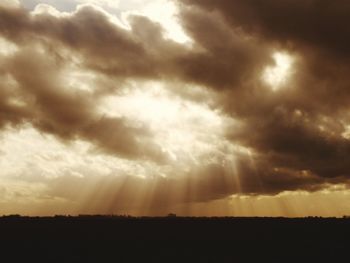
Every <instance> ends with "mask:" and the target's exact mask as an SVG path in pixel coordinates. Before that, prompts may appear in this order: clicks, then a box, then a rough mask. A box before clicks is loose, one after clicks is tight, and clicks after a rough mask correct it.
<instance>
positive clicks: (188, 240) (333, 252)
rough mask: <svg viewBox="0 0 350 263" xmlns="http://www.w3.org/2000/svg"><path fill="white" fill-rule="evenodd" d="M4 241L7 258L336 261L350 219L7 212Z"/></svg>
mask: <svg viewBox="0 0 350 263" xmlns="http://www.w3.org/2000/svg"><path fill="white" fill-rule="evenodd" d="M0 242H2V243H5V244H6V247H7V248H6V249H5V248H4V247H2V248H3V250H2V253H5V254H6V253H10V252H11V251H12V250H13V249H15V252H14V253H13V252H11V253H10V255H11V256H12V257H13V258H12V261H6V262H16V260H15V258H16V257H18V258H21V257H26V258H27V257H28V256H29V257H31V256H35V257H36V256H39V257H43V258H44V260H46V262H107V261H110V258H114V259H115V260H114V261H112V262H140V261H141V262H220V263H221V262H247V261H254V262H262V261H264V262H265V261H268V262H294V263H296V262H305V261H310V262H315V260H317V259H322V260H328V261H329V262H335V260H336V258H338V257H340V256H341V255H344V256H347V255H348V246H349V244H350V218H349V217H347V216H344V218H321V217H308V218H282V217H280V218H244V217H207V218H205V217H179V216H176V215H175V214H169V215H168V216H165V217H132V216H129V215H107V216H101V215H80V216H69V215H57V216H54V217H25V216H20V215H9V216H3V217H0ZM129 251H131V253H130V252H129ZM117 259H118V260H117Z"/></svg>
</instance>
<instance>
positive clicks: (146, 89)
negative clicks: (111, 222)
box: [0, 0, 350, 213]
mask: <svg viewBox="0 0 350 263" xmlns="http://www.w3.org/2000/svg"><path fill="white" fill-rule="evenodd" d="M20 2H21V1H20ZM53 2H55V1H53ZM68 2H69V1H67V3H68ZM77 2H79V4H82V3H83V5H79V6H77ZM87 2H89V3H88V4H86V3H87ZM21 3H22V4H23V1H22V2H21ZM33 3H34V2H33ZM33 3H32V5H33V6H34V4H33ZM35 3H36V2H35ZM69 3H70V4H72V1H71V2H69ZM109 3H110V1H75V3H74V5H72V6H74V9H69V8H66V9H60V10H65V11H66V12H62V11H58V10H56V9H55V8H54V7H52V6H49V5H40V6H37V8H35V9H34V11H29V10H27V9H24V8H23V7H20V6H19V4H16V5H8V4H4V5H1V6H0V47H1V51H0V57H1V60H0V73H1V75H0V95H1V96H0V128H1V129H2V132H3V133H4V134H8V130H9V129H10V130H11V131H12V132H13V133H15V132H16V131H20V130H23V129H24V130H25V129H27V128H26V127H28V125H29V127H31V129H34V130H36V131H39V132H41V133H43V134H47V135H50V136H51V135H52V136H54V137H52V138H55V139H54V140H59V141H61V142H62V143H65V144H68V145H69V144H71V143H74V142H77V141H80V142H84V143H87V144H89V145H90V146H91V151H92V153H91V154H93V155H94V156H95V157H89V158H91V159H94V158H99V157H101V156H104V158H106V159H108V158H112V159H111V160H110V161H111V162H114V161H116V160H117V162H118V163H120V164H122V163H123V165H122V166H123V168H121V169H119V170H116V169H112V170H110V172H109V173H107V174H104V175H103V176H102V175H99V174H94V175H92V174H91V173H89V172H88V171H87V170H86V169H82V168H81V167H79V168H77V167H70V168H69V169H68V170H65V172H62V173H61V174H56V173H55V174H56V176H55V177H54V178H47V177H45V176H39V177H36V176H34V175H31V172H30V171H29V172H28V171H26V172H25V173H24V172H22V175H23V174H25V176H24V175H23V176H19V175H16V176H15V178H17V179H18V180H20V181H21V180H22V181H25V182H26V180H27V179H28V178H36V179H35V180H34V181H35V183H38V184H42V185H41V186H40V187H42V188H40V189H41V190H40V191H41V192H42V193H45V196H46V197H48V196H50V197H52V198H59V200H61V201H62V200H71V201H72V200H74V202H78V203H80V204H82V205H83V204H84V205H85V206H88V203H89V202H95V205H96V207H100V210H98V209H97V210H96V209H95V208H94V210H93V211H99V212H108V211H127V210H128V207H129V208H130V209H131V210H132V211H135V209H136V210H137V209H141V207H145V206H147V207H149V208H150V210H152V211H163V210H162V209H164V211H165V210H166V209H167V207H172V206H174V205H178V204H181V205H183V204H193V203H200V202H204V203H210V202H212V201H213V200H226V199H227V198H228V197H230V196H232V195H238V196H261V195H278V194H281V193H283V192H286V191H289V192H294V191H295V192H298V191H305V192H308V193H312V192H316V191H326V190H325V189H333V190H334V189H338V188H337V187H340V188H341V189H342V190H344V191H346V189H347V187H348V185H349V176H350V165H349V162H347V160H348V159H349V157H350V140H349V127H350V119H349V118H350V115H349V109H348V107H349V106H348V105H349V99H350V93H349V83H350V79H349V76H350V60H349V54H350V53H349V51H350V48H349V47H350V45H349V41H350V37H349V36H350V32H349V29H348V26H347V25H348V22H350V21H349V18H348V15H347V14H348V13H349V12H348V11H350V10H349V9H350V5H349V4H348V3H347V2H346V1H345V0H344V1H340V2H339V3H337V4H334V3H323V2H321V1H317V0H314V1H277V0H276V1H275V0H268V1H258V0H248V1H243V0H242V1H241V0H234V1H226V0H219V1H197V0H182V1H177V2H173V3H171V5H172V8H173V7H174V6H175V7H176V8H177V11H176V13H177V19H178V21H179V23H180V24H179V25H177V26H178V27H179V28H181V30H183V31H184V32H185V33H186V37H185V38H186V39H188V41H183V42H181V41H175V40H174V38H171V37H169V28H166V25H169V24H167V23H165V24H164V23H163V22H162V21H165V20H164V19H151V18H150V17H149V15H148V17H147V16H145V15H147V12H144V13H142V12H139V13H138V14H136V12H135V9H130V10H131V11H133V12H131V11H130V12H128V11H127V10H126V9H127V8H126V7H125V8H124V7H122V5H123V3H122V2H120V3H118V5H113V6H111V5H109ZM115 3H116V2H115ZM29 4H30V3H29V2H27V3H26V5H29ZM46 4H48V2H46ZM49 4H50V3H49ZM51 4H52V5H54V3H51ZM54 6H55V5H54ZM67 6H68V4H67ZM76 6H77V7H76ZM56 7H57V5H56ZM110 8H112V9H113V10H119V11H116V12H112V13H111V10H110ZM70 10H74V11H70ZM125 10H126V11H125ZM123 12H124V13H123ZM123 19H124V20H123ZM162 23H163V24H162ZM171 23H173V22H171ZM171 23H170V24H171ZM164 25H165V26H164ZM174 30H175V29H174ZM176 30H179V29H178V28H177V29H176ZM286 63H289V64H286ZM274 68H277V70H273V69H274ZM266 72H267V73H266ZM266 74H269V76H268V81H267V80H266ZM274 82H275V83H274ZM6 136H9V135H6ZM9 149H11V148H8V150H7V152H5V154H4V156H7V158H9V157H8V156H9V155H8V152H9V151H11V150H9ZM67 151H68V150H67ZM91 159H89V160H91ZM108 160H109V159H108ZM113 160H114V161H113ZM96 165H98V166H99V164H96ZM140 166H142V167H143V168H142V169H141V170H142V172H140V171H141V170H137V172H136V170H135V169H131V168H130V167H133V168H135V167H140ZM93 167H95V166H91V169H92V170H93V169H94V168H93ZM126 167H128V168H126ZM40 169H42V168H40ZM40 169H39V170H40ZM53 169H57V168H53ZM57 170H58V169H57ZM34 172H35V173H37V172H38V169H36V170H35V169H33V171H32V173H34ZM77 174H78V176H77ZM11 176H13V175H11ZM8 177H9V175H6V178H7V179H6V180H8ZM25 178H27V179H25ZM27 183H28V182H27ZM69 185H71V186H72V187H74V186H75V185H80V186H81V192H79V191H78V192H74V190H73V189H70V188H69V187H68V186H69ZM16 187H17V186H16ZM1 189H2V190H1ZM4 189H5V188H0V194H2V195H5V193H7V192H8V190H4ZM6 189H7V188H6ZM96 189H97V190H96ZM133 189H134V190H133ZM135 189H136V190H135ZM93 199H95V201H91V200H93ZM140 200H144V201H143V203H142V202H141V201H140ZM103 202H104V205H102V203H103ZM146 203H147V205H146ZM91 209H92V207H91ZM133 209H134V210H133ZM157 209H158V210H157ZM131 210H130V211H131ZM84 211H85V210H84ZM142 211H146V210H142ZM145 213H146V212H145Z"/></svg>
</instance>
